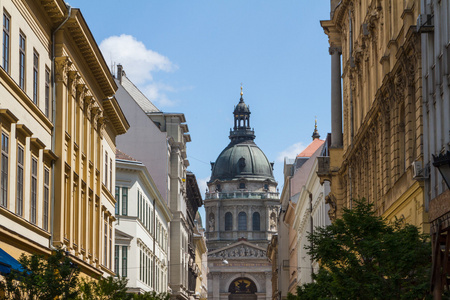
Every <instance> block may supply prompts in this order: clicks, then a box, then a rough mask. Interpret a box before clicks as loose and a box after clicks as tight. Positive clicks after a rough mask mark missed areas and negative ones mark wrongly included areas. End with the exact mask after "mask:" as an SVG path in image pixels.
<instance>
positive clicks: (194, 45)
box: [68, 0, 331, 194]
mask: <svg viewBox="0 0 450 300" xmlns="http://www.w3.org/2000/svg"><path fill="white" fill-rule="evenodd" d="M68 3H69V4H70V5H71V6H73V7H77V8H80V9H81V12H82V14H83V16H84V18H85V19H86V21H87V23H88V25H89V27H90V29H91V32H92V34H93V35H94V37H95V39H96V41H97V43H98V45H99V46H100V48H101V49H102V52H103V55H104V57H105V60H106V61H107V62H108V64H109V65H114V64H118V63H121V64H122V65H123V67H124V70H125V72H126V73H127V76H128V77H129V78H130V79H131V80H132V81H133V82H134V83H135V84H136V85H137V86H138V87H139V88H140V89H141V90H142V91H143V92H144V93H145V94H146V95H147V96H148V98H149V99H150V100H152V102H153V103H155V105H156V106H157V107H158V108H159V109H161V110H162V111H166V112H180V113H184V114H185V115H186V120H187V124H188V127H189V131H190V134H191V137H192V142H191V143H189V144H188V146H187V154H188V159H189V161H190V167H189V170H190V171H192V172H194V174H195V175H196V177H197V180H198V181H199V183H200V187H201V192H202V194H204V192H205V183H206V181H207V180H208V179H209V176H210V172H211V167H210V161H215V160H216V158H217V156H218V155H219V153H220V152H221V151H222V150H223V148H225V146H226V145H227V144H228V142H229V139H228V134H229V130H230V128H231V127H232V126H233V114H232V112H233V108H234V105H236V104H237V103H238V102H239V92H240V85H241V83H243V90H244V100H245V102H246V103H247V104H248V105H249V106H250V110H251V112H252V114H251V126H252V127H254V129H255V134H256V139H255V142H256V144H257V145H258V146H259V147H260V148H261V149H262V150H263V151H264V153H265V154H266V156H267V158H268V159H269V161H273V162H275V166H274V168H275V170H274V173H275V179H276V180H277V181H278V182H279V187H280V192H281V188H282V185H283V178H282V172H283V158H284V157H285V156H288V157H290V158H294V157H295V155H296V154H298V153H299V152H300V151H301V150H302V149H304V148H305V147H306V146H307V145H308V144H309V143H310V142H311V141H312V139H311V134H312V132H313V129H314V118H315V116H317V120H318V129H319V133H320V134H321V136H322V138H325V136H326V133H327V132H329V131H330V130H331V127H330V56H329V54H328V40H327V36H326V35H325V34H324V33H323V30H322V28H321V27H320V23H319V21H320V20H326V19H329V6H330V4H329V1H325V0H320V1H307V0H277V1H275V0H272V1H266V0H240V1H237V0H189V1H188V0H184V1H181V0H178V1H175V0H174V1H171V0H166V1H161V0H132V1H123V0H95V1H92V0H69V1H68Z"/></svg>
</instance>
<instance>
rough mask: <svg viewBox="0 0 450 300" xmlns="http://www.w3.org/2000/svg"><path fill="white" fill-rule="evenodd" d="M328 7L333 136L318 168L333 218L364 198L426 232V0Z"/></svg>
mask: <svg viewBox="0 0 450 300" xmlns="http://www.w3.org/2000/svg"><path fill="white" fill-rule="evenodd" d="M330 6H331V18H330V20H327V21H321V25H322V27H323V29H324V31H325V33H326V34H327V35H328V38H329V44H330V49H329V51H330V55H331V78H332V79H331V89H332V95H331V107H332V136H331V147H330V149H329V155H330V156H329V158H326V159H324V158H321V159H320V160H319V170H318V174H319V176H320V177H321V180H322V182H323V181H324V180H328V181H330V182H331V192H330V194H329V195H328V196H327V198H326V200H327V202H328V203H329V204H330V207H331V210H330V216H331V217H332V218H336V217H339V216H340V215H341V213H342V208H343V207H349V208H350V207H352V199H357V198H363V197H365V198H367V199H369V200H370V201H371V202H373V203H374V204H375V209H376V211H377V212H378V214H379V215H382V216H384V217H386V218H387V219H393V218H395V217H404V218H405V220H406V222H408V223H411V224H414V225H417V226H419V227H420V228H422V230H424V231H428V225H427V224H426V223H427V216H426V212H425V207H424V194H423V172H421V171H423V170H421V165H422V161H423V150H422V137H423V129H422V126H423V124H422V123H423V122H422V82H421V80H422V77H421V55H420V34H419V33H417V30H416V19H417V17H418V16H419V14H420V2H419V1H417V0H408V1H391V0H361V1H353V0H343V1H336V0H331V1H330ZM341 55H342V60H341ZM341 61H342V63H341ZM341 79H342V81H341ZM341 82H342V83H341ZM341 84H342V92H341ZM341 95H342V98H341ZM341 120H343V122H342V121H341Z"/></svg>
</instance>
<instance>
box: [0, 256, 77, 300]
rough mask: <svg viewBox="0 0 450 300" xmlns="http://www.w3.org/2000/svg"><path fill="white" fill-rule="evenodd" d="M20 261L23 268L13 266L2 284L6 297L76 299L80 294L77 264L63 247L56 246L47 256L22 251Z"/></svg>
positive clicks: (0, 285) (26, 299)
mask: <svg viewBox="0 0 450 300" xmlns="http://www.w3.org/2000/svg"><path fill="white" fill-rule="evenodd" d="M19 263H20V264H21V265H22V268H21V270H14V269H12V270H11V272H10V273H9V274H6V275H5V276H4V281H3V282H1V284H0V289H1V290H3V291H4V299H14V300H22V299H23V300H35V299H39V300H53V299H74V298H75V297H76V295H77V294H78V290H77V283H78V273H79V270H78V267H77V265H75V264H74V263H73V262H72V260H71V259H70V258H69V257H68V256H67V255H65V252H64V251H63V250H61V249H58V250H55V251H53V253H52V254H51V255H50V256H48V257H47V258H45V257H44V256H42V255H38V254H32V255H25V254H22V255H21V257H20V258H19Z"/></svg>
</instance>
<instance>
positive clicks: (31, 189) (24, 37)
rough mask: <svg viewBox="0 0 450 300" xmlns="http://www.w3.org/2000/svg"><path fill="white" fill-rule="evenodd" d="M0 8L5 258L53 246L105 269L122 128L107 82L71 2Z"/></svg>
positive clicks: (91, 268)
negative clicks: (1, 24)
mask: <svg viewBox="0 0 450 300" xmlns="http://www.w3.org/2000/svg"><path fill="white" fill-rule="evenodd" d="M0 6H1V8H2V10H3V21H4V22H5V24H7V26H6V27H7V28H6V30H4V31H3V39H4V40H5V39H6V40H7V41H8V45H9V46H8V47H2V58H4V59H3V61H2V63H3V64H2V66H3V67H2V69H1V71H0V72H1V76H2V77H1V78H2V82H1V90H0V94H1V99H2V100H1V102H2V106H4V110H3V117H2V132H3V135H4V137H7V139H8V144H6V142H5V143H4V144H3V145H4V147H3V148H4V150H3V153H4V156H5V157H7V159H6V160H4V161H6V162H7V164H6V166H5V167H4V169H2V170H4V172H7V173H4V174H7V176H5V177H4V178H6V177H7V178H8V183H7V184H6V185H5V186H7V189H2V190H3V191H5V192H4V194H3V195H4V198H3V199H2V204H4V205H3V207H2V208H1V216H2V219H4V220H2V221H1V222H0V224H1V225H0V226H2V228H3V226H4V227H5V228H4V229H2V236H1V239H0V243H1V247H2V248H3V247H4V248H5V249H6V250H7V251H8V252H9V253H10V254H11V255H12V256H13V257H15V258H17V257H18V256H20V254H21V253H49V252H50V249H51V247H63V248H65V249H66V250H67V251H68V252H69V253H70V255H71V257H72V258H73V259H74V260H75V262H76V263H77V264H78V265H79V266H80V268H81V271H82V272H83V273H85V274H87V275H88V276H99V275H102V274H113V272H112V270H113V260H112V247H113V245H114V241H113V240H114V234H113V232H114V227H113V221H114V205H115V199H114V196H113V194H112V193H113V187H114V179H115V163H114V161H115V159H114V157H115V138H116V136H117V135H119V134H123V133H125V132H126V130H127V129H128V127H129V125H128V123H127V121H126V119H125V117H124V116H123V114H122V112H121V109H120V107H119V105H118V103H117V101H116V99H115V98H114V94H115V91H116V89H117V85H116V84H115V82H114V79H113V78H112V76H111V75H110V73H109V71H108V68H107V65H106V63H105V61H104V60H103V56H102V55H101V53H100V50H99V48H98V47H97V44H96V42H95V40H94V38H93V36H92V35H91V33H90V30H89V28H88V26H87V24H86V22H85V20H84V18H83V16H82V14H81V12H80V10H79V9H75V8H70V7H69V6H66V4H65V3H64V2H63V1H61V0H50V1H46V2H45V4H44V3H42V2H37V1H27V0H8V1H4V0H2V1H0ZM22 58H23V59H22ZM13 137H14V138H13ZM4 140H5V139H4ZM6 145H7V146H6ZM22 155H23V157H22ZM22 172H23V188H22V183H21V180H22V176H21V174H22ZM4 180H5V181H4V182H6V179H4ZM17 186H19V187H20V188H22V191H23V195H22V194H21V192H19V191H20V189H17V192H16V187H17Z"/></svg>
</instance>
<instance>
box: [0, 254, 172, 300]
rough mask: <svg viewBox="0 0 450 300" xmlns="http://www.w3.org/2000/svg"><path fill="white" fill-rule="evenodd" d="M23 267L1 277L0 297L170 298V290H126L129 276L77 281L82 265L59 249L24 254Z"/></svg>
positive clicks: (51, 299)
mask: <svg viewBox="0 0 450 300" xmlns="http://www.w3.org/2000/svg"><path fill="white" fill-rule="evenodd" d="M19 263H20V264H21V265H22V269H21V270H11V273H9V274H6V275H5V276H4V278H3V281H2V280H1V277H0V295H2V294H4V296H3V297H2V296H0V299H5V300H6V299H8V300H56V299H68V300H69V299H78V300H131V299H137V300H169V298H170V295H169V294H167V293H161V294H158V293H156V292H145V293H143V294H140V295H136V294H129V293H127V283H128V279H127V278H117V277H106V278H105V277H101V278H99V279H98V280H89V281H88V280H81V282H80V281H79V280H78V276H79V273H80V271H79V268H78V266H77V265H75V264H74V263H73V262H72V260H71V259H70V257H69V256H68V255H66V253H65V252H64V251H63V250H61V249H57V250H55V251H53V253H52V254H51V255H49V256H48V257H44V256H41V255H37V254H33V255H25V254H23V255H22V256H21V257H20V258H19Z"/></svg>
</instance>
